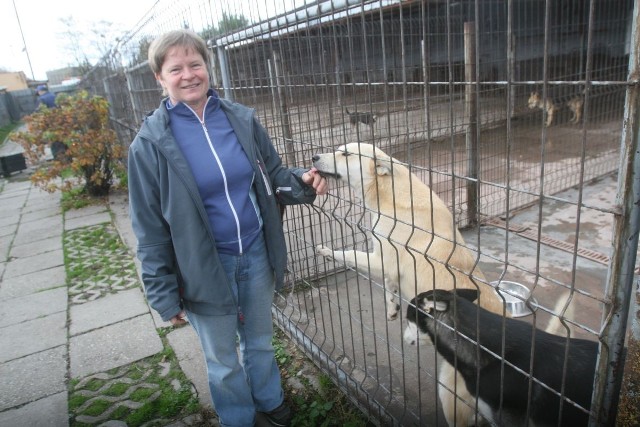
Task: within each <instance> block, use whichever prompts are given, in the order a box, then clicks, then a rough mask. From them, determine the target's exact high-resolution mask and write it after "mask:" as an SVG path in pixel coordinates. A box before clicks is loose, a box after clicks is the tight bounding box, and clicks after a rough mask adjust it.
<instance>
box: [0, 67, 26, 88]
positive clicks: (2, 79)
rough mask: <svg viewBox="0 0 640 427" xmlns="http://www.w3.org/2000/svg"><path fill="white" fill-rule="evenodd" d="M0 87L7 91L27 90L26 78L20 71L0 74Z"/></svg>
mask: <svg viewBox="0 0 640 427" xmlns="http://www.w3.org/2000/svg"><path fill="white" fill-rule="evenodd" d="M0 86H4V87H5V88H6V89H7V91H14V90H23V89H29V83H28V81H27V76H25V75H24V73H23V72H22V71H17V72H7V73H0Z"/></svg>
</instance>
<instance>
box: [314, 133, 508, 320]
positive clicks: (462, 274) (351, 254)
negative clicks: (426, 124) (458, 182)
mask: <svg viewBox="0 0 640 427" xmlns="http://www.w3.org/2000/svg"><path fill="white" fill-rule="evenodd" d="M313 165H314V167H315V168H316V169H318V171H319V172H320V173H321V174H323V175H325V176H332V177H335V178H336V179H338V180H339V181H342V182H344V183H347V184H348V185H349V186H351V188H352V189H353V191H354V193H355V194H356V196H359V197H361V198H362V199H363V201H364V205H365V207H366V208H367V209H369V210H370V211H371V212H372V214H373V218H372V224H373V230H372V233H373V236H374V238H373V239H372V241H373V252H372V253H367V252H362V251H356V250H351V251H334V250H332V249H330V248H327V247H325V246H319V247H318V248H317V251H318V253H319V254H320V255H323V256H327V257H333V258H334V259H337V260H340V261H343V262H344V263H345V264H346V265H348V266H349V267H352V268H357V267H359V268H363V269H365V270H366V271H370V272H371V274H372V275H374V276H376V277H377V278H378V279H384V280H385V285H386V286H388V288H389V289H391V291H392V292H391V293H388V296H387V302H388V304H387V318H388V319H389V320H393V319H395V318H396V317H397V315H398V310H399V309H400V306H399V304H398V303H397V302H396V300H395V296H396V295H395V294H397V292H398V289H399V291H400V295H402V296H403V297H404V298H405V299H407V300H410V299H411V298H413V297H415V296H416V295H417V294H419V293H421V292H425V291H428V290H431V289H435V288H438V289H454V288H470V289H478V288H480V290H481V291H482V292H480V295H481V297H480V301H479V304H480V305H481V306H482V307H484V308H486V309H487V310H489V311H492V312H494V313H497V314H500V315H502V314H503V313H504V311H503V301H502V299H501V298H500V297H499V296H498V295H497V294H496V292H494V289H493V287H491V286H490V285H487V284H486V281H485V280H484V276H483V274H482V272H481V271H480V269H479V268H478V267H477V265H476V264H477V263H476V260H475V258H474V256H473V255H472V254H471V252H470V251H469V250H468V249H467V247H466V245H465V242H464V239H463V238H462V235H461V234H460V232H459V231H458V229H457V228H456V227H455V224H454V222H453V216H452V215H451V212H450V211H449V209H448V208H447V206H446V205H445V204H444V202H443V201H442V200H441V199H440V198H439V197H438V196H437V195H436V194H435V193H434V192H432V191H431V189H430V188H429V187H428V186H427V185H426V184H424V183H423V182H422V181H420V179H419V178H418V177H417V176H415V175H414V174H413V173H411V172H410V171H409V169H408V168H407V167H406V166H404V165H403V164H402V163H400V162H399V161H398V160H396V159H393V158H392V157H390V156H388V155H387V154H385V153H384V152H383V151H381V150H379V149H377V148H374V147H373V146H372V145H370V144H362V143H351V144H347V145H343V146H341V147H339V148H338V150H337V151H336V152H335V153H330V154H317V155H315V156H313ZM476 279H478V280H476Z"/></svg>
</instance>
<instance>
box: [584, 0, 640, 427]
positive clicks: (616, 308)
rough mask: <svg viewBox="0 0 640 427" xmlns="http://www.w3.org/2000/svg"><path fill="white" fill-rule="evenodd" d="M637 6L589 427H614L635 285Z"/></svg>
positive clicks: (639, 100) (639, 172)
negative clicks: (609, 258) (630, 306)
mask: <svg viewBox="0 0 640 427" xmlns="http://www.w3.org/2000/svg"><path fill="white" fill-rule="evenodd" d="M639 10H640V8H639V7H638V3H637V2H636V3H635V6H634V10H633V24H632V25H633V29H632V33H631V34H632V37H631V53H630V56H629V74H628V82H629V83H630V84H629V85H628V86H627V94H626V101H625V114H624V127H623V130H622V147H621V152H620V168H619V172H618V173H619V175H618V194H617V196H616V205H617V206H618V208H619V212H618V214H617V215H615V217H614V224H613V239H614V240H613V243H612V254H611V262H610V264H609V271H608V274H607V283H606V286H607V287H606V295H605V300H606V301H607V307H606V310H605V311H604V316H605V320H604V322H603V324H604V326H603V328H602V333H601V337H600V343H601V344H600V351H599V354H598V362H597V371H596V376H595V380H594V391H593V399H592V404H591V410H592V412H593V413H594V414H595V417H594V418H592V419H591V420H590V422H589V426H591V427H596V426H604V425H607V426H613V425H615V420H616V415H617V407H618V400H619V397H620V388H621V384H622V374H623V371H624V343H625V334H626V328H627V318H628V316H629V305H630V304H629V301H630V298H631V291H632V289H633V283H634V267H635V261H636V253H637V250H638V232H639V231H640V153H638V150H640V117H639V115H638V114H639V112H640V88H639V87H638V77H639V76H640V66H639V64H638V61H639V59H640V43H639V40H638V39H639V37H640V34H639V33H638V30H639V27H640V25H639V13H640V12H639Z"/></svg>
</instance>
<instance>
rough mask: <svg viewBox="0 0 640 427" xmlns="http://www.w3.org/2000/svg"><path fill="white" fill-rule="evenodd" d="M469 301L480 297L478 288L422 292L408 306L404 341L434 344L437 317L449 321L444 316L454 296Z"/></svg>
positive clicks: (414, 343)
mask: <svg viewBox="0 0 640 427" xmlns="http://www.w3.org/2000/svg"><path fill="white" fill-rule="evenodd" d="M456 297H459V298H463V299H465V300H467V301H471V302H473V301H475V300H476V299H477V298H478V291H477V290H476V289H456V290H455V291H454V292H451V291H446V290H443V289H435V290H430V291H427V292H422V293H420V294H418V295H417V296H416V297H414V298H413V299H412V300H411V302H410V303H409V305H408V306H407V327H406V328H405V329H404V341H405V342H406V343H407V344H410V345H416V344H417V345H427V344H432V340H431V338H430V337H431V336H432V335H433V334H435V331H434V328H435V319H440V320H443V321H445V323H451V322H447V321H446V319H444V317H445V316H446V315H447V314H448V313H449V309H450V308H451V307H452V302H453V300H454V298H456Z"/></svg>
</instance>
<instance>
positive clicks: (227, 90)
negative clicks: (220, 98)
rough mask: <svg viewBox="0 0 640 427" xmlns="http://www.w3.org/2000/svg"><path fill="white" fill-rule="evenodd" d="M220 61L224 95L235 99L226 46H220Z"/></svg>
mask: <svg viewBox="0 0 640 427" xmlns="http://www.w3.org/2000/svg"><path fill="white" fill-rule="evenodd" d="M217 50H218V61H219V62H220V73H221V74H222V88H223V90H224V97H225V98H226V99H228V100H229V101H235V99H234V97H233V89H232V86H231V77H230V76H229V65H228V61H227V51H226V49H225V48H224V46H218V49H217Z"/></svg>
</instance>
